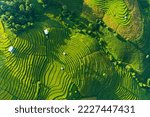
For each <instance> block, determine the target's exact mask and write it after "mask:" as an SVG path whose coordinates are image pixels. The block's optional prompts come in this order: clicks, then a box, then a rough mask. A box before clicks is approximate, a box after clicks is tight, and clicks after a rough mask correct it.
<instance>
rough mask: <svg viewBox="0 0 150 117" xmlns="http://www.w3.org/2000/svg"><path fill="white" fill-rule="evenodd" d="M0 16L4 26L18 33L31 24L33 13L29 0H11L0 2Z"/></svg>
mask: <svg viewBox="0 0 150 117" xmlns="http://www.w3.org/2000/svg"><path fill="white" fill-rule="evenodd" d="M0 18H1V20H2V21H3V22H4V23H5V25H6V27H8V28H10V29H11V31H13V32H14V33H18V32H20V31H22V30H24V29H25V28H27V27H30V26H32V25H33V22H34V18H35V14H34V10H33V4H32V3H31V1H29V0H12V1H5V2H4V1H3V2H0Z"/></svg>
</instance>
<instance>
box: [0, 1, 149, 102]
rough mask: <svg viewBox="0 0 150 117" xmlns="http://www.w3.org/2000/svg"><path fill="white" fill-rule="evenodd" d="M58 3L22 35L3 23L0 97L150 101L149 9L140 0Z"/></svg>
mask: <svg viewBox="0 0 150 117" xmlns="http://www.w3.org/2000/svg"><path fill="white" fill-rule="evenodd" d="M32 2H33V3H34V4H38V5H39V3H37V1H36V0H33V1H32ZM54 3H55V5H56V6H51V4H48V5H47V7H46V9H45V10H44V11H42V12H41V13H42V15H41V14H40V16H39V17H38V18H39V19H36V21H35V23H34V26H33V27H31V28H28V29H27V30H25V31H22V32H20V33H19V34H15V33H13V32H11V30H10V29H9V28H8V27H6V26H5V23H4V22H3V21H1V22H0V99H4V100H5V99H9V100H11V99H12V100H13V99H19V100H24V99H27V100H43V99H44V100H64V99H71V100H76V99H120V100H123V99H125V100H135V99H150V92H149V88H150V83H149V82H148V81H149V78H150V70H149V69H148V68H149V67H150V57H149V56H150V53H149V52H150V49H149V46H148V45H149V44H147V43H149V37H150V35H149V28H148V24H149V20H150V18H149V17H150V15H148V16H145V17H144V13H146V11H147V10H148V8H145V9H144V8H143V7H142V6H140V0H139V1H137V0H131V1H130V2H129V1H128V0H111V1H110V0H84V1H83V0H77V1H72V2H70V1H69V0H58V1H55V0H53V4H54ZM147 4H148V3H147ZM60 6H62V8H60ZM54 8H55V10H54ZM84 8H86V9H84ZM141 8H143V10H141ZM36 9H38V8H36ZM63 10H64V11H63ZM86 10H89V11H90V12H92V14H86ZM100 13H102V14H100ZM68 14H69V15H68ZM146 18H147V19H146ZM143 19H145V22H143V21H142V20H143ZM45 31H47V32H48V33H47V34H46V33H45ZM10 47H13V50H11V51H9V49H10Z"/></svg>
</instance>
